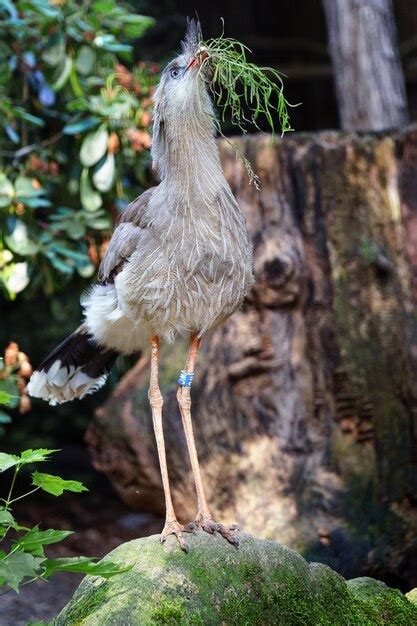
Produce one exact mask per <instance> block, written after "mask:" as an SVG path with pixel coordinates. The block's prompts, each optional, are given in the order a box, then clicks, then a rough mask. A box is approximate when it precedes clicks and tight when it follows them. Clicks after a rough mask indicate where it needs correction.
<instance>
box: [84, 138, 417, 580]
mask: <svg viewBox="0 0 417 626" xmlns="http://www.w3.org/2000/svg"><path fill="white" fill-rule="evenodd" d="M237 143H238V145H239V148H240V149H241V150H242V152H243V153H244V154H245V155H246V156H247V157H248V158H249V159H250V160H251V161H252V162H253V163H254V166H255V170H256V171H257V172H258V173H259V174H260V176H261V179H262V188H261V191H260V193H259V194H258V192H256V190H254V189H253V188H250V187H249V186H248V184H247V178H246V174H245V171H244V167H243V166H242V164H241V163H240V162H237V161H236V159H235V156H234V153H233V151H232V150H231V148H230V147H229V146H228V145H227V143H225V142H221V152H222V157H223V162H224V166H225V171H226V174H227V177H228V179H229V181H230V183H231V186H232V188H233V191H234V192H235V194H236V196H237V198H238V201H239V203H240V206H241V207H242V208H243V210H244V211H245V214H246V217H247V221H248V226H249V230H250V233H251V236H252V239H253V243H254V260H255V273H256V279H257V282H256V286H255V288H254V290H253V292H252V293H251V294H250V297H249V298H248V300H247V302H246V304H245V307H244V308H243V309H242V310H241V311H239V312H237V313H236V314H235V315H234V316H233V317H232V318H231V319H230V320H229V321H228V322H227V323H226V324H225V325H224V326H222V327H221V328H219V329H218V330H216V331H215V332H213V333H212V334H211V335H210V336H208V337H207V338H206V339H205V341H204V342H203V349H202V353H201V355H200V358H199V367H197V374H196V379H195V383H194V386H193V398H194V404H193V414H194V423H195V434H196V439H197V446H198V450H199V454H200V459H201V464H202V468H203V473H204V479H205V484H206V488H207V492H208V499H209V501H210V502H211V503H212V508H213V512H214V513H215V515H217V516H218V517H219V518H220V519H221V520H222V521H225V522H237V523H239V524H240V525H241V526H242V527H244V528H245V530H247V531H249V532H252V533H254V534H257V535H259V536H262V537H270V538H275V539H278V540H279V541H281V542H284V543H286V544H289V545H291V546H293V547H295V548H297V549H298V550H299V551H301V552H302V553H303V554H304V555H305V556H307V557H309V558H316V559H318V560H322V561H323V560H324V561H327V562H328V563H329V564H330V565H332V566H333V567H335V568H337V569H339V570H340V571H342V572H343V573H344V574H345V575H348V576H351V575H355V574H356V573H357V572H358V571H361V569H362V571H363V569H364V568H365V567H366V568H367V570H368V571H369V572H370V573H374V574H376V575H378V576H385V578H387V576H388V574H389V576H391V578H388V579H389V580H390V581H393V582H394V581H395V582H400V583H401V581H402V580H403V579H405V578H407V577H408V579H410V578H411V580H414V582H417V571H416V559H415V558H414V556H413V555H414V554H415V553H416V551H417V547H416V542H415V539H413V532H412V529H413V528H414V529H415V528H416V526H417V515H416V512H417V472H416V469H417V419H416V411H417V382H416V380H415V377H414V374H413V372H415V371H416V370H415V365H416V360H417V319H416V304H417V257H416V255H415V248H414V245H413V244H414V243H415V240H416V235H417V194H416V191H415V180H416V178H417V157H416V155H417V150H416V146H417V130H415V129H413V128H411V129H409V130H407V131H404V132H402V133H398V134H379V135H376V134H367V135H363V136H357V135H349V134H341V133H336V132H323V133H318V134H312V135H303V136H301V135H300V136H297V135H293V136H291V137H290V138H286V139H285V140H276V141H275V143H274V144H273V146H272V147H271V146H270V143H269V138H268V137H260V136H252V137H247V138H245V139H239V140H237ZM168 357H169V355H168ZM174 357H175V358H174ZM146 358H147V357H143V359H142V360H141V361H140V362H139V363H138V365H137V366H136V368H135V369H134V370H132V371H131V372H129V373H128V374H127V376H126V377H125V379H124V380H123V381H122V382H121V383H120V385H119V386H118V387H117V388H116V390H115V391H114V392H113V394H111V395H110V397H109V399H108V401H107V403H106V404H105V405H104V406H103V407H101V408H100V409H99V411H98V412H97V416H96V419H95V422H94V423H93V424H92V426H91V427H90V429H89V432H88V442H89V445H90V449H91V452H92V456H93V461H94V463H95V465H96V467H97V468H98V469H101V470H102V471H104V472H105V473H106V474H107V475H108V476H109V478H110V480H111V481H112V483H113V484H114V486H115V488H116V489H117V491H118V492H119V494H120V495H121V497H122V498H123V499H124V500H125V501H126V502H128V503H129V504H130V505H131V506H133V507H137V508H141V509H145V510H149V509H152V510H153V511H159V512H162V510H163V498H162V490H161V481H160V477H159V469H158V462H157V455H156V450H155V443H154V438H153V433H152V426H151V420H150V414H149V409H148V403H147V398H146V386H147V383H148V368H147V365H146ZM173 365H174V367H173ZM180 367H181V363H180V362H179V359H178V354H176V355H173V356H171V361H170V368H171V371H172V375H171V374H170V373H169V372H168V373H166V374H165V377H164V378H165V381H166V386H167V388H169V387H170V388H171V391H170V392H169V393H167V394H166V404H165V406H164V415H165V417H164V420H165V433H166V438H167V449H168V462H169V470H170V477H171V481H172V488H173V494H174V502H175V505H176V508H177V510H178V513H179V515H180V517H182V518H183V519H184V520H190V519H192V517H193V515H194V514H195V495H194V488H193V483H192V478H191V473H190V469H189V463H188V459H187V455H186V451H185V450H186V448H185V442H184V436H183V433H182V429H181V421H180V419H179V414H178V410H177V407H176V402H175V393H174V391H173V389H174V387H175V376H176V375H177V368H180ZM170 382H171V385H170V384H169V383H170ZM414 537H415V535H414ZM387 572H388V574H387Z"/></svg>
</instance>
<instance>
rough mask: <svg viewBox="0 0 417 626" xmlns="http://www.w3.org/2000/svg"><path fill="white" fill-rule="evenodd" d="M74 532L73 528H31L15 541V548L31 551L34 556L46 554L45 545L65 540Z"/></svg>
mask: <svg viewBox="0 0 417 626" xmlns="http://www.w3.org/2000/svg"><path fill="white" fill-rule="evenodd" d="M72 534H73V532H72V531H71V530H53V529H52V528H49V529H48V530H39V528H38V527H37V526H35V527H34V528H31V529H30V530H29V531H28V532H27V533H26V534H25V535H23V537H19V539H17V540H16V541H14V542H13V548H18V549H19V550H23V552H30V553H31V554H33V555H34V556H44V551H43V546H49V545H51V544H53V543H59V542H60V541H63V540H64V539H66V538H67V537H69V536H70V535H72Z"/></svg>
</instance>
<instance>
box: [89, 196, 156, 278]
mask: <svg viewBox="0 0 417 626" xmlns="http://www.w3.org/2000/svg"><path fill="white" fill-rule="evenodd" d="M154 190H155V187H151V189H148V190H147V191H145V192H144V193H143V194H141V195H140V196H139V197H138V198H136V200H134V201H133V202H131V203H130V204H129V205H128V206H127V207H126V209H125V210H124V211H123V213H122V214H121V215H120V218H119V221H118V224H117V226H116V228H115V230H114V233H113V235H112V238H111V239H110V242H109V246H108V248H107V250H106V253H105V255H104V257H103V259H102V261H101V263H100V267H99V270H98V279H99V282H100V283H102V284H107V283H111V282H113V281H114V278H115V276H117V274H118V273H119V272H120V271H121V270H122V269H123V266H124V264H125V263H126V261H127V260H128V259H129V257H130V256H131V255H132V254H133V252H134V251H135V250H136V249H137V247H138V244H139V241H140V236H141V232H142V231H143V228H144V227H146V224H145V222H144V212H145V209H146V208H147V206H148V204H149V201H150V199H151V196H152V194H153V192H154Z"/></svg>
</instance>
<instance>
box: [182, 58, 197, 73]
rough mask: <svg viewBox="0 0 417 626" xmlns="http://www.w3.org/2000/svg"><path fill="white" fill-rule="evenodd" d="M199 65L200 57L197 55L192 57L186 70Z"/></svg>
mask: <svg viewBox="0 0 417 626" xmlns="http://www.w3.org/2000/svg"><path fill="white" fill-rule="evenodd" d="M198 65H199V63H198V59H197V58H196V57H192V58H191V60H190V62H189V64H188V65H187V67H186V68H185V71H187V70H189V69H191V68H192V67H198Z"/></svg>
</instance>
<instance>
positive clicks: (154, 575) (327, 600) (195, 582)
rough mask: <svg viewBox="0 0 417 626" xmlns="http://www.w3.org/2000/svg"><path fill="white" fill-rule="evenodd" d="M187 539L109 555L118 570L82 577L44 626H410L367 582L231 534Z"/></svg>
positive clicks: (387, 595) (403, 610) (413, 612)
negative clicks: (184, 547)
mask: <svg viewBox="0 0 417 626" xmlns="http://www.w3.org/2000/svg"><path fill="white" fill-rule="evenodd" d="M239 538H240V546H239V548H235V547H233V546H232V545H230V544H228V543H227V542H226V541H225V540H224V539H223V538H221V537H217V536H214V535H207V534H205V533H203V532H198V533H196V534H195V535H190V536H189V539H187V540H188V543H189V545H190V552H189V553H188V554H185V553H184V552H181V550H180V549H179V548H178V545H177V543H176V541H175V540H174V539H173V538H172V537H169V538H168V540H167V542H166V543H165V544H164V545H161V543H160V542H159V538H158V537H157V536H152V537H146V538H143V539H136V540H134V541H130V542H128V543H125V544H123V545H121V546H119V547H118V548H116V550H113V552H111V553H110V554H109V555H108V557H106V558H108V559H111V560H112V561H113V562H116V563H120V564H123V565H127V564H131V565H133V568H132V569H130V570H129V571H127V572H124V573H122V574H119V575H117V576H114V577H113V578H110V579H109V580H104V579H103V578H99V577H96V576H87V577H86V578H85V579H84V580H83V581H82V583H81V585H80V586H79V588H78V589H77V591H76V592H75V594H74V597H73V599H72V600H71V601H70V602H69V604H68V605H67V606H66V607H65V608H64V609H63V610H62V611H61V613H60V614H59V615H58V617H57V618H56V619H55V620H54V621H53V625H54V626H78V625H83V626H146V625H148V624H149V625H158V624H159V625H160V624H172V625H174V624H180V625H182V624H184V625H195V626H197V625H201V626H211V625H213V626H214V625H236V626H245V625H247V626H254V625H257V624H259V625H261V624H262V625H263V626H265V625H268V624H274V625H275V624H277V625H281V624H282V625H291V626H292V625H294V626H296V625H297V626H298V625H299V626H302V625H303V626H304V625H305V626H307V625H309V626H310V625H313V626H315V625H321V624H323V625H324V624H326V625H328V626H337V625H339V624H340V626H342V625H343V626H349V625H352V626H353V625H354V626H358V625H360V626H366V625H371V624H372V625H374V624H390V625H396V624H398V625H404V626H405V625H408V624H409V625H410V626H411V625H413V626H415V625H416V624H417V607H416V606H415V605H414V604H412V603H411V602H409V601H408V600H407V598H406V597H405V596H404V595H403V594H402V593H400V592H399V591H398V590H395V589H390V588H389V587H387V586H386V585H385V584H384V583H381V582H379V581H376V580H373V579H371V578H357V579H355V580H350V581H348V582H346V581H345V580H344V579H343V578H342V577H341V576H340V575H339V574H337V573H336V572H334V571H333V570H331V569H330V568H329V567H327V566H326V565H321V564H319V563H312V564H310V565H309V564H308V563H307V562H306V561H305V560H304V559H303V558H302V557H301V556H300V555H299V554H297V553H296V552H294V551H293V550H290V549H289V548H286V547H284V546H281V545H279V544H277V543H275V542H274V541H265V540H261V539H255V538H254V537H251V536H250V535H246V534H244V533H240V534H239Z"/></svg>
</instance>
